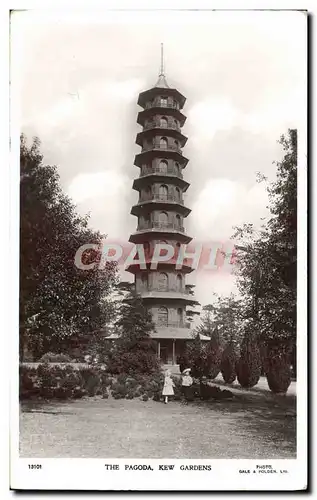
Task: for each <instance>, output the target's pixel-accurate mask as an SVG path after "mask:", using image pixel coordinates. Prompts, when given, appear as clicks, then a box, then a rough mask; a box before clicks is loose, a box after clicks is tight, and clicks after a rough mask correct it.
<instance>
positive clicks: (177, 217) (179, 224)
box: [176, 214, 181, 229]
mask: <svg viewBox="0 0 317 500" xmlns="http://www.w3.org/2000/svg"><path fill="white" fill-rule="evenodd" d="M176 227H177V228H178V229H179V228H180V227H181V217H180V215H178V214H176Z"/></svg>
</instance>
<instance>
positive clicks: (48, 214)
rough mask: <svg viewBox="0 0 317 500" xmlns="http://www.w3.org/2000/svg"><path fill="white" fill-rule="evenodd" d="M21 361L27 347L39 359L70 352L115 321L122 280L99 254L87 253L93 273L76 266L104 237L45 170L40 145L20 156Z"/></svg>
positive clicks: (55, 174)
mask: <svg viewBox="0 0 317 500" xmlns="http://www.w3.org/2000/svg"><path fill="white" fill-rule="evenodd" d="M20 170H21V171H20V207H21V209H20V356H21V359H23V353H24V350H25V346H26V345H27V347H28V349H29V350H31V351H32V353H33V356H34V357H35V358H39V357H40V356H41V355H42V354H43V353H45V352H47V351H55V352H60V351H61V350H67V349H68V348H69V346H70V342H71V340H73V339H74V338H75V339H76V338H78V337H80V335H89V333H90V332H93V331H95V330H97V329H98V328H101V327H102V326H103V325H104V324H105V323H106V322H107V320H108V319H109V317H111V314H112V313H111V304H110V303H109V301H108V300H107V298H108V297H109V295H110V293H111V291H112V289H113V286H114V285H115V283H116V279H117V269H116V264H115V263H108V264H106V266H105V267H104V269H99V267H98V265H97V264H98V263H99V261H100V252H99V251H98V250H93V251H92V250H91V251H86V252H85V253H84V255H83V259H82V260H83V261H84V262H85V263H95V264H96V265H95V267H94V268H93V269H91V270H89V271H84V270H81V269H79V268H78V267H77V266H76V265H75V255H76V252H77V250H78V249H79V248H80V247H81V246H82V245H83V244H87V243H93V244H95V245H96V248H99V247H100V245H101V243H102V239H103V236H102V235H101V234H100V233H99V232H96V231H93V230H91V229H89V227H88V217H80V216H79V215H78V214H77V213H76V210H75V205H74V204H73V203H72V202H71V200H70V199H69V198H68V197H67V196H66V195H65V194H64V193H63V191H62V188H61V186H60V183H59V175H58V172H57V167H56V166H50V165H44V164H43V156H42V154H41V152H40V141H39V139H37V138H36V139H34V141H33V144H32V145H31V147H28V145H27V141H26V138H25V137H24V136H22V137H21V150H20Z"/></svg>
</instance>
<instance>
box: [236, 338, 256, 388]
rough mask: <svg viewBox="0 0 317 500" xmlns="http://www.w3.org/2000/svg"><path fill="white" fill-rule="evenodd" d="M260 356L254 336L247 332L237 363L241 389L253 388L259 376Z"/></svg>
mask: <svg viewBox="0 0 317 500" xmlns="http://www.w3.org/2000/svg"><path fill="white" fill-rule="evenodd" d="M261 367H262V363H261V355H260V349H259V346H258V343H257V340H256V338H255V336H254V335H252V334H251V333H249V332H247V333H246V335H245V337H244V339H243V342H242V345H241V354H240V359H239V361H238V363H237V376H238V381H239V384H240V385H241V386H242V387H246V388H249V387H253V386H255V385H256V384H257V383H258V381H259V379H260V376H261Z"/></svg>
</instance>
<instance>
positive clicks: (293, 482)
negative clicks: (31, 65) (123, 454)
mask: <svg viewBox="0 0 317 500" xmlns="http://www.w3.org/2000/svg"><path fill="white" fill-rule="evenodd" d="M136 3H137V6H136V5H135V4H136ZM279 3H282V2H279ZM28 4H29V6H30V8H38V7H39V10H37V11H35V12H34V16H35V17H37V16H39V17H41V16H43V15H44V16H45V15H46V16H49V17H50V18H51V17H52V15H56V14H57V15H58V16H60V15H61V13H62V14H63V15H65V11H62V12H57V11H56V8H57V7H64V8H65V1H59V0H58V1H55V2H53V1H52V2H46V7H54V11H51V10H50V11H47V10H43V2H39V1H33V2H28ZM67 6H68V7H74V6H75V9H74V10H71V11H69V15H70V16H71V18H72V19H74V12H75V11H76V12H77V14H78V15H79V13H80V14H81V15H80V17H81V18H82V19H83V18H84V19H85V20H87V11H86V10H85V11H81V12H80V10H81V8H82V7H87V2H86V1H85V2H83V1H81V0H79V1H76V2H68V3H67ZM10 7H11V8H12V9H17V8H24V9H25V8H26V7H25V5H23V4H22V5H21V2H11V5H10ZM94 7H102V9H103V11H104V5H103V2H93V1H92V2H90V3H89V12H91V9H92V8H94ZM256 7H257V9H261V8H265V9H270V8H272V9H274V10H276V9H278V7H280V8H285V9H296V8H297V9H304V6H303V5H302V2H298V1H297V2H295V1H288V2H287V6H286V5H284V2H283V4H282V5H280V6H279V5H278V2H276V0H275V1H274V2H273V1H272V2H268V1H265V2H257V6H256ZM111 8H114V9H120V8H123V9H124V10H129V9H131V3H130V2H118V1H116V2H108V3H107V9H111ZM133 8H134V9H146V10H147V11H149V10H155V9H157V8H159V9H160V10H162V9H168V10H173V9H179V8H180V9H181V10H184V9H186V8H191V9H197V8H200V9H210V8H213V9H215V8H220V9H221V10H223V9H230V8H234V9H237V10H241V9H247V8H249V9H252V8H254V1H252V2H251V1H244V2H241V1H240V2H239V9H238V8H237V6H236V3H235V2H228V1H221V2H220V1H219V2H217V1H214V2H213V3H212V6H211V2H209V1H208V2H207V1H204V2H189V1H182V2H176V1H175V2H174V3H173V6H171V3H170V2H167V1H165V0H163V1H161V2H151V4H149V3H148V2H135V3H134V5H133ZM170 14H171V13H170ZM198 15H199V14H198V13H196V12H195V13H194V12H191V13H190V14H189V15H188V16H185V17H187V18H188V20H189V21H190V22H192V19H193V17H196V16H198ZM203 16H204V17H203V19H206V18H207V16H206V13H205V14H203ZM76 17H77V16H76ZM107 17H108V19H109V20H110V19H111V20H113V19H114V18H116V17H118V13H114V12H111V13H110V12H108V13H107ZM149 17H152V16H151V15H150V16H149V13H145V12H144V13H142V14H141V13H140V12H139V13H128V12H124V13H123V12H122V13H121V14H120V22H123V19H126V20H128V22H130V21H129V19H132V18H134V19H136V18H137V20H138V22H141V21H140V19H141V18H142V19H144V22H147V21H148V19H149ZM172 17H173V18H174V20H175V18H176V17H177V18H178V19H179V17H180V16H179V15H178V13H175V14H174V13H173V15H172ZM205 22H206V21H205ZM16 49H17V47H16ZM11 77H12V82H13V83H12V96H14V98H13V99H12V102H11V119H12V151H13V153H12V155H11V158H10V159H11V162H10V180H11V186H10V209H11V214H10V219H11V228H10V229H11V235H10V250H11V252H10V254H11V255H10V256H11V261H10V265H11V266H12V267H11V270H12V273H11V277H10V280H11V290H10V298H11V304H10V306H11V307H10V318H9V319H10V320H11V328H10V330H11V332H13V331H18V307H17V306H18V304H17V297H18V288H19V286H18V273H16V264H17V262H18V259H19V255H18V252H19V244H18V236H19V235H18V230H19V226H18V224H17V221H18V214H19V189H18V184H17V182H16V181H17V179H18V178H19V177H18V175H19V158H18V151H19V134H18V133H17V131H18V130H19V126H18V124H19V123H20V120H19V109H20V105H19V88H18V82H19V75H18V65H17V66H14V67H12V73H11ZM304 109H305V108H304V106H303V110H304ZM305 111H306V109H305ZM306 151H307V145H306V112H304V111H303V117H302V124H301V127H299V149H298V159H299V174H298V182H299V184H298V193H299V203H298V208H299V220H300V225H299V230H298V268H299V269H301V270H304V269H306V268H307V265H306V252H307V231H306V226H305V215H304V214H306V207H307V195H306V186H307V183H306V154H307V153H306ZM298 294H299V297H300V300H299V301H298V324H299V325H300V328H299V336H300V342H299V344H298V379H299V380H300V383H299V382H298V387H299V390H298V417H297V439H298V455H297V457H298V458H297V459H296V460H270V461H267V460H264V461H259V460H190V461H188V460H178V461H176V460H173V459H171V460H115V459H114V460H110V459H105V460H99V459H91V460H90V459H41V460H35V459H32V460H28V459H22V458H19V456H18V440H19V436H18V428H19V427H18V417H19V412H18V410H19V408H18V402H17V394H18V376H17V360H18V343H17V341H16V340H17V339H16V338H14V336H13V335H11V339H12V344H11V355H12V358H11V359H12V363H11V366H12V374H11V381H12V383H11V384H12V388H13V389H14V390H11V441H10V443H11V481H10V484H11V488H21V489H57V488H58V489H75V488H76V489H83V490H90V489H97V490H123V489H132V490H163V489H164V490H189V491H192V490H196V491H198V490H204V491H206V490H207V491H208V490H230V491H231V490H261V491H262V490H277V491H278V490H282V491H285V490H289V491H293V490H297V489H303V488H305V486H306V484H307V479H306V478H307V460H306V459H307V441H306V429H307V414H306V407H307V404H306V403H307V390H306V387H307V379H306V360H307V353H306V338H305V337H304V336H303V335H302V332H305V331H307V321H306V307H307V306H306V304H307V293H306V274H305V273H304V272H301V273H299V274H298ZM34 462H38V463H41V464H43V469H42V471H41V472H40V473H36V475H35V474H34V472H33V471H29V470H28V464H29V463H34ZM112 462H113V463H118V464H132V463H138V464H141V463H142V464H145V463H147V464H150V463H151V464H153V467H154V466H155V467H156V466H157V464H163V463H169V464H170V463H175V464H177V465H176V466H175V471H173V472H164V476H162V474H163V473H161V472H160V473H157V474H156V473H155V472H154V473H153V472H125V471H124V470H120V471H114V472H111V473H110V472H107V473H105V468H104V464H105V463H112ZM180 463H181V464H187V463H190V464H194V463H197V464H198V463H200V464H204V465H206V464H211V465H212V468H213V470H212V472H201V471H200V472H191V473H186V472H183V471H180V470H179V469H178V467H179V465H180ZM265 463H269V464H271V465H272V467H273V468H276V469H280V468H282V469H287V470H288V471H289V473H288V474H285V475H282V476H281V475H280V474H252V475H251V476H247V475H241V474H239V470H240V469H249V468H253V467H255V465H257V464H258V465H260V464H265ZM177 469H178V470H177ZM283 478H285V480H284V479H283ZM75 485H76V486H75Z"/></svg>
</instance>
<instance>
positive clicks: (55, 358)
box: [39, 352, 72, 363]
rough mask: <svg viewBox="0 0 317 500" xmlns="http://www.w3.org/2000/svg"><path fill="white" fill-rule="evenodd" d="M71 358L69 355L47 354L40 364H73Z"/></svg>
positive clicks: (40, 360)
mask: <svg viewBox="0 0 317 500" xmlns="http://www.w3.org/2000/svg"><path fill="white" fill-rule="evenodd" d="M71 361H72V360H71V358H70V357H69V356H68V355H67V354H58V353H54V352H47V353H46V354H43V356H42V357H41V358H40V359H39V363H71Z"/></svg>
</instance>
